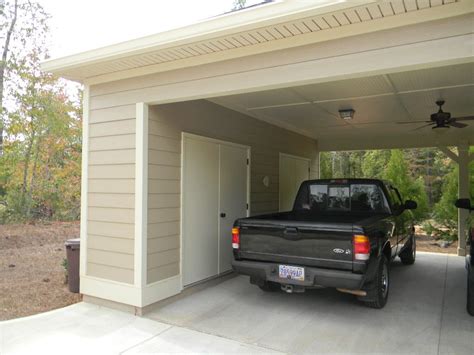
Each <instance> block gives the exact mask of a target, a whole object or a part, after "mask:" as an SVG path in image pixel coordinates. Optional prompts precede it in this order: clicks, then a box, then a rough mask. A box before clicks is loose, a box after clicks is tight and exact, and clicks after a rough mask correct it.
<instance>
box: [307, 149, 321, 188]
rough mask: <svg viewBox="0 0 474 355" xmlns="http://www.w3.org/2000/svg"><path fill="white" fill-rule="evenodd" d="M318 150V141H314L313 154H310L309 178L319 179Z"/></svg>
mask: <svg viewBox="0 0 474 355" xmlns="http://www.w3.org/2000/svg"><path fill="white" fill-rule="evenodd" d="M319 156H320V152H319V148H318V143H317V142H316V144H315V147H314V151H313V154H312V156H311V170H310V176H309V178H310V179H319V177H320V167H319V162H320V159H319Z"/></svg>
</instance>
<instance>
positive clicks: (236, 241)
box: [232, 228, 240, 249]
mask: <svg viewBox="0 0 474 355" xmlns="http://www.w3.org/2000/svg"><path fill="white" fill-rule="evenodd" d="M232 248H233V249H239V248H240V229H239V228H232Z"/></svg>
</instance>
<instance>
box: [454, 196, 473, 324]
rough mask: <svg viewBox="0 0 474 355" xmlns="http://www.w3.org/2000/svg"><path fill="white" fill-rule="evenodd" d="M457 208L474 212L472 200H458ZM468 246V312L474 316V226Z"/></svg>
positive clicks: (469, 234) (470, 231) (469, 235)
mask: <svg viewBox="0 0 474 355" xmlns="http://www.w3.org/2000/svg"><path fill="white" fill-rule="evenodd" d="M455 205H456V207H457V208H463V209H466V210H468V211H471V213H472V212H474V206H471V200H470V199H468V198H461V199H458V200H457V201H456V203H455ZM467 245H468V246H469V250H468V251H467V253H466V270H467V303H466V308H467V312H468V313H469V314H470V315H471V316H474V225H473V226H471V228H470V229H469V233H468V238H467Z"/></svg>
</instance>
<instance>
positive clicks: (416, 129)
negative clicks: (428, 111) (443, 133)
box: [412, 123, 433, 131]
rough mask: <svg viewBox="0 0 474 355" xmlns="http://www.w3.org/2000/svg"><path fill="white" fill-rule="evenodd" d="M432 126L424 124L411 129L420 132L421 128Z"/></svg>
mask: <svg viewBox="0 0 474 355" xmlns="http://www.w3.org/2000/svg"><path fill="white" fill-rule="evenodd" d="M432 125H433V123H429V124H425V125H423V126H421V127H418V128H415V129H412V131H418V130H420V129H422V128H426V127H429V126H432Z"/></svg>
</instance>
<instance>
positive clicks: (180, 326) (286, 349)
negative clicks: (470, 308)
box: [0, 253, 474, 354]
mask: <svg viewBox="0 0 474 355" xmlns="http://www.w3.org/2000/svg"><path fill="white" fill-rule="evenodd" d="M465 276H466V274H465V271H464V259H463V258H459V257H455V256H446V255H436V254H425V253H419V254H418V260H417V262H416V264H415V265H413V266H403V265H401V263H399V262H396V263H394V264H393V267H392V285H391V293H390V299H389V302H388V304H387V306H386V307H385V308H384V309H383V310H373V309H369V308H366V307H364V306H362V305H360V304H359V303H358V302H357V301H356V300H355V299H354V298H353V297H352V296H351V295H346V294H341V293H339V292H337V291H334V290H328V289H324V290H315V291H311V292H306V293H304V294H292V295H289V294H285V293H283V292H277V293H263V292H262V291H260V289H258V288H257V287H254V286H251V285H250V284H249V283H248V279H247V278H245V277H227V278H225V279H220V280H216V281H212V282H209V283H207V284H205V285H201V286H197V287H194V288H191V289H188V290H186V291H185V292H184V293H183V294H181V295H179V296H176V297H174V298H171V299H169V300H167V301H165V302H162V303H161V304H160V307H159V308H157V309H156V310H155V311H153V312H151V313H149V314H148V315H147V316H146V317H145V318H140V317H135V316H132V315H129V314H126V313H122V312H119V311H114V310H110V309H107V308H103V307H99V306H95V305H91V304H85V303H80V304H76V305H73V306H70V307H66V308H64V309H61V310H56V311H53V312H49V313H45V314H42V315H37V316H33V317H28V318H22V319H18V320H13V321H6V322H3V323H1V324H0V354H15V353H48V354H55V353H66V352H67V353H81V354H87V353H88V354H117V353H124V354H133V353H203V352H208V353H209V352H210V353H272V352H281V353H394V354H402V353H403V354H404V353H412V354H437V353H442V354H448V353H449V354H473V353H474V318H473V317H470V316H468V315H467V313H466V311H465V297H466V295H465V293H466V288H465V284H466V278H465Z"/></svg>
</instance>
